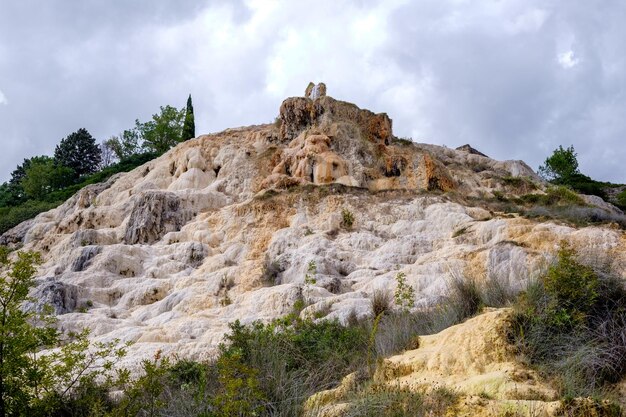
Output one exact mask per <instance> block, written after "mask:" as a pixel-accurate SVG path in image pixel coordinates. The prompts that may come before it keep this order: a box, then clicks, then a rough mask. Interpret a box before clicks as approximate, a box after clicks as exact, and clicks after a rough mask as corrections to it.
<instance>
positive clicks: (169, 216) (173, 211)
mask: <svg viewBox="0 0 626 417" xmlns="http://www.w3.org/2000/svg"><path fill="white" fill-rule="evenodd" d="M191 217H192V215H191V213H190V212H189V211H187V210H184V209H183V208H182V207H181V203H180V198H179V197H178V196H177V195H175V194H173V193H163V192H160V191H146V192H145V193H143V194H142V195H141V196H140V198H139V200H138V201H137V202H136V204H135V206H134V207H133V210H132V211H131V213H130V219H129V220H128V224H127V226H126V234H125V235H124V242H125V243H126V244H129V245H133V244H136V243H147V244H150V243H154V242H156V241H157V240H160V239H161V238H162V237H163V236H164V235H165V234H166V233H168V232H177V231H179V230H180V228H181V227H182V226H183V225H184V224H185V223H186V222H187V221H188V220H189V219H190V218H191Z"/></svg>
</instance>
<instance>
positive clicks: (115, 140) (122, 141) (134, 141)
mask: <svg viewBox="0 0 626 417" xmlns="http://www.w3.org/2000/svg"><path fill="white" fill-rule="evenodd" d="M139 136H140V134H139V131H138V129H136V128H133V129H126V130H124V131H123V132H122V133H121V134H120V135H118V136H112V137H110V138H109V139H107V140H105V141H104V144H105V146H107V147H109V148H110V149H111V150H112V151H113V153H114V154H115V156H117V158H118V159H119V160H120V161H123V160H126V159H128V158H130V157H131V156H133V155H137V154H140V153H141V138H140V137H139Z"/></svg>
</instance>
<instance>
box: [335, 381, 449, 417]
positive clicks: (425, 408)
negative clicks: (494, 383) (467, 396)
mask: <svg viewBox="0 0 626 417" xmlns="http://www.w3.org/2000/svg"><path fill="white" fill-rule="evenodd" d="M346 397H347V399H349V400H351V402H350V406H349V408H348V409H347V410H346V411H345V413H342V415H343V416H346V417H357V416H358V417H403V416H406V417H421V416H443V415H447V411H448V409H449V408H451V407H452V406H453V405H454V404H455V403H456V401H457V399H458V394H456V393H454V392H452V391H450V390H448V389H446V388H437V389H435V390H432V391H430V392H428V393H422V392H416V391H413V390H411V389H408V388H403V387H390V386H387V385H380V384H367V385H365V386H364V387H362V388H361V389H359V390H357V391H356V392H353V393H351V394H350V395H348V396H346Z"/></svg>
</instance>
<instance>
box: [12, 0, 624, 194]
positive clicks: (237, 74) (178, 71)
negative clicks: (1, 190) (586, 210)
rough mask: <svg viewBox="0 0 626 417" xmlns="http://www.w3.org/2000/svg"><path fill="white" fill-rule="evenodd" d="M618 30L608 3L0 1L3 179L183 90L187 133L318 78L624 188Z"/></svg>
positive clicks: (266, 115)
mask: <svg viewBox="0 0 626 417" xmlns="http://www.w3.org/2000/svg"><path fill="white" fill-rule="evenodd" d="M574 3H576V4H574ZM624 20H626V6H625V5H622V4H621V3H620V2H619V1H617V0H612V1H599V0H595V1H591V2H584V3H583V2H567V1H556V0H553V1H548V2H544V1H538V0H529V1H526V0H525V1H521V0H509V1H500V2H492V1H482V2H463V1H452V0H449V1H447V0H422V1H419V2H407V1H402V0H398V1H384V2H383V1H373V0H372V1H358V2H353V3H348V2H331V1H321V2H318V4H317V6H316V7H315V8H311V7H308V6H306V5H303V4H301V3H300V2H289V1H284V2H281V3H270V2H266V3H264V2H255V1H238V2H231V1H226V0H223V1H200V0H198V1H185V2H178V1H173V0H172V1H150V0H138V1H133V2H122V1H111V2H102V1H96V0H89V1H79V0H74V1H61V0H51V1H46V2H40V1H34V0H22V1H7V2H3V5H2V13H0V90H1V91H2V92H3V93H4V94H5V96H6V98H7V101H8V103H7V104H6V105H0V141H1V142H2V144H3V145H4V146H3V150H4V152H2V153H0V179H6V177H7V176H8V174H9V173H10V171H11V170H12V169H13V168H14V167H15V165H16V164H17V163H19V162H20V161H21V159H22V158H24V157H27V156H32V155H36V154H43V153H48V154H50V153H51V152H52V151H53V149H54V146H55V144H56V143H58V141H59V140H60V139H61V138H62V137H64V136H66V135H67V134H69V133H71V132H72V131H74V130H76V129H78V128H79V127H86V128H87V129H89V130H90V131H91V132H92V134H94V136H96V137H97V138H98V139H101V140H102V139H106V138H107V137H108V136H110V135H112V134H116V133H118V132H119V131H121V130H122V129H125V128H128V127H130V126H132V125H133V123H134V120H135V119H136V118H139V119H140V120H145V119H147V118H149V117H150V115H151V114H152V113H154V112H156V111H158V107H159V105H165V104H171V105H175V106H179V107H182V106H183V104H184V100H185V99H186V96H187V94H188V93H191V94H192V95H193V97H194V105H195V109H196V118H197V122H196V123H197V131H198V133H206V132H213V131H217V130H221V129H223V128H226V127H231V126H238V125H246V124H256V123H266V122H269V121H271V120H273V118H274V116H275V115H276V113H277V110H278V106H279V104H280V100H281V99H282V98H284V97H286V96H289V95H296V94H302V90H303V88H304V86H306V84H307V83H308V81H311V80H313V81H325V82H326V83H327V84H328V85H329V93H330V94H331V95H333V96H335V97H336V98H339V99H345V100H349V101H353V102H355V103H357V104H359V105H360V106H362V107H368V108H371V109H372V110H374V111H385V112H387V113H389V115H390V116H391V117H392V118H393V119H394V129H395V131H396V133H397V134H399V135H402V136H413V137H414V139H415V140H419V141H427V142H432V143H439V144H446V145H448V146H458V145H461V144H463V143H466V142H470V143H471V144H472V145H473V146H475V147H477V148H479V149H481V150H482V151H483V152H485V153H487V154H489V155H491V156H493V157H496V158H498V159H524V160H526V161H527V162H528V163H530V164H531V165H532V166H534V167H537V165H539V163H541V161H542V160H543V159H544V158H545V157H546V156H547V155H548V154H549V153H550V152H551V151H552V150H553V149H554V148H555V147H557V146H558V145H559V144H563V145H569V144H574V146H575V147H576V149H577V150H578V152H579V160H580V162H581V168H582V170H583V171H584V172H585V173H587V174H589V175H591V176H593V177H596V178H598V179H603V180H613V181H621V182H625V181H626V175H625V172H624V169H623V168H622V166H623V164H622V163H621V161H623V160H624V159H625V158H626V147H624V146H623V145H622V138H623V137H624V134H626V121H625V119H624V117H623V111H624V108H626V93H625V88H624V87H625V84H626V72H625V71H624V70H625V62H624V61H625V59H626V44H625V43H623V42H622V40H623V39H626V28H625V27H624V25H623V24H622V22H623V21H624ZM569 52H571V55H569V56H570V57H571V61H570V62H572V63H575V65H573V66H571V68H564V67H563V65H562V64H560V63H559V59H558V57H559V54H563V53H569ZM0 101H1V100H0Z"/></svg>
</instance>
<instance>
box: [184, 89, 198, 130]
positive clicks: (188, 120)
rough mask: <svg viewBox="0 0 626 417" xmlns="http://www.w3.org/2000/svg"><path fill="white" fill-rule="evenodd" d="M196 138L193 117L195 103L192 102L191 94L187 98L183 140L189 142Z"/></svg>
mask: <svg viewBox="0 0 626 417" xmlns="http://www.w3.org/2000/svg"><path fill="white" fill-rule="evenodd" d="M195 137H196V122H195V119H194V116H193V103H192V102H191V94H189V98H187V109H186V111H185V124H183V136H182V140H183V141H185V140H189V139H193V138H195Z"/></svg>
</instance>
